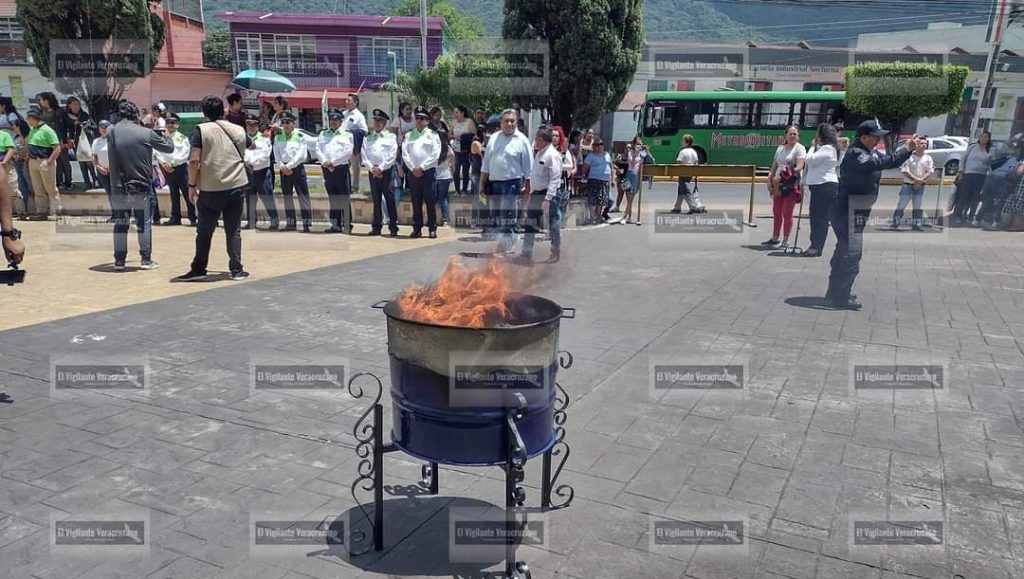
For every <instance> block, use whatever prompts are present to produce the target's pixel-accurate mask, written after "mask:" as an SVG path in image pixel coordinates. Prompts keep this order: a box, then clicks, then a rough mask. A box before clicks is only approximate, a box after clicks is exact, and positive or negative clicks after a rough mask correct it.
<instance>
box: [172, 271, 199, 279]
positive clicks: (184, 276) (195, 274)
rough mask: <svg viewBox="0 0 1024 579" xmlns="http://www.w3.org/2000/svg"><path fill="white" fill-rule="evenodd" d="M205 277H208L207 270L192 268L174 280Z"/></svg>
mask: <svg viewBox="0 0 1024 579" xmlns="http://www.w3.org/2000/svg"><path fill="white" fill-rule="evenodd" d="M204 277H206V272H205V271H191V270H189V272H188V273H185V274H182V275H179V276H178V277H176V278H174V280H173V281H194V280H197V279H201V278H204Z"/></svg>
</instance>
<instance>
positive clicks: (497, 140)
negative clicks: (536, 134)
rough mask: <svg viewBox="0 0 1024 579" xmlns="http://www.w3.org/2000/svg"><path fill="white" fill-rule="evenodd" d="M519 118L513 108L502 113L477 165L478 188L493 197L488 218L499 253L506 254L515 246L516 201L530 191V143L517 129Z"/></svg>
mask: <svg viewBox="0 0 1024 579" xmlns="http://www.w3.org/2000/svg"><path fill="white" fill-rule="evenodd" d="M518 120H519V116H518V115H517V114H516V111H515V109H505V110H504V111H502V113H501V130H500V131H498V132H495V133H494V134H493V135H491V136H490V138H488V140H487V147H486V149H485V150H484V158H483V162H482V163H481V166H480V188H479V189H477V190H478V191H487V185H488V183H489V184H490V186H491V188H490V193H489V194H488V198H493V199H494V201H495V203H494V204H493V205H491V204H490V203H489V205H491V216H492V218H494V220H495V223H496V227H495V230H496V231H497V232H498V248H497V249H498V253H509V252H511V251H512V248H513V247H514V246H515V240H514V239H513V237H512V233H513V229H512V228H513V226H514V225H515V222H516V200H517V199H518V195H519V194H521V193H523V194H529V192H530V171H531V169H532V167H533V144H532V143H530V140H529V139H527V138H526V135H524V134H523V133H521V132H519V131H518V130H516V122H517V121H518Z"/></svg>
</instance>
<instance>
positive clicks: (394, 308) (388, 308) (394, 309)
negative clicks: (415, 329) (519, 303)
mask: <svg viewBox="0 0 1024 579" xmlns="http://www.w3.org/2000/svg"><path fill="white" fill-rule="evenodd" d="M509 296H510V297H511V298H529V299H532V300H539V301H541V302H546V303H547V304H550V305H551V307H552V311H555V312H557V313H555V314H554V315H552V316H551V317H550V318H545V319H543V320H538V321H536V322H530V323H529V324H517V325H514V326H495V327H486V326H485V327H483V328H470V327H467V326H454V325H450V324H435V323H433V322H421V321H419V320H410V319H409V318H406V317H403V316H402V315H401V312H399V311H398V300H397V299H393V300H391V301H389V302H388V303H387V304H385V306H384V308H383V310H384V315H386V316H387V317H388V318H390V319H392V320H395V321H399V322H404V323H407V324H413V325H417V326H428V327H431V328H444V329H446V330H466V331H471V332H480V331H487V332H507V331H516V330H523V329H527V328H536V327H541V326H546V325H550V324H552V323H555V322H557V321H558V320H559V319H561V317H562V315H563V312H564V311H565V309H564V308H563V307H562V306H560V305H558V304H557V303H556V302H554V301H552V300H549V299H548V298H545V297H541V296H538V295H534V294H524V293H518V292H513V293H510V294H509Z"/></svg>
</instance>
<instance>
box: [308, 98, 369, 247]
mask: <svg viewBox="0 0 1024 579" xmlns="http://www.w3.org/2000/svg"><path fill="white" fill-rule="evenodd" d="M344 117H345V115H344V113H342V112H341V111H340V110H338V109H333V110H331V112H330V113H329V114H328V115H327V126H328V128H326V129H324V130H322V131H320V136H319V138H317V142H316V158H317V161H319V162H320V166H321V167H322V168H323V174H324V187H325V188H326V189H327V200H328V201H329V202H330V204H331V210H330V214H329V216H330V219H331V227H330V228H329V229H328V230H327V231H326V233H351V232H352V192H351V190H350V189H349V185H350V182H349V161H350V160H351V159H352V149H353V139H352V133H350V132H348V131H346V130H345V129H344V128H342V126H341V125H342V120H343V119H344ZM358 170H359V167H358V165H357V166H356V171H358Z"/></svg>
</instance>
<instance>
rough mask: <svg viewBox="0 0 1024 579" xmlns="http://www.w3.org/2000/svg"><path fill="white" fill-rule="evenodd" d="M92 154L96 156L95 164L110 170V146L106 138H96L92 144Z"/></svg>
mask: <svg viewBox="0 0 1024 579" xmlns="http://www.w3.org/2000/svg"><path fill="white" fill-rule="evenodd" d="M92 154H93V155H96V161H97V164H98V165H99V166H100V167H103V168H104V169H109V168H110V145H108V144H107V138H106V137H96V140H94V141H93V142H92Z"/></svg>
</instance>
